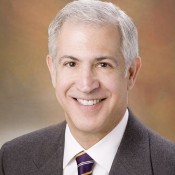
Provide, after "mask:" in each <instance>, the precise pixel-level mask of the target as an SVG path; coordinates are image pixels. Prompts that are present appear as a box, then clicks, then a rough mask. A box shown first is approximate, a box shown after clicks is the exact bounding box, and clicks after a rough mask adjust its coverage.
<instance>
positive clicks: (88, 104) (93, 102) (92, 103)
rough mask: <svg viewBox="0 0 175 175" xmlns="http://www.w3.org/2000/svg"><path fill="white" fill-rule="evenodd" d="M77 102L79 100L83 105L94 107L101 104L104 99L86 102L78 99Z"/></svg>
mask: <svg viewBox="0 0 175 175" xmlns="http://www.w3.org/2000/svg"><path fill="white" fill-rule="evenodd" d="M75 100H77V101H78V102H79V103H80V104H81V105H84V106H93V105H96V104H98V103H100V102H101V101H103V100H104V99H93V100H85V99H80V98H76V99H75Z"/></svg>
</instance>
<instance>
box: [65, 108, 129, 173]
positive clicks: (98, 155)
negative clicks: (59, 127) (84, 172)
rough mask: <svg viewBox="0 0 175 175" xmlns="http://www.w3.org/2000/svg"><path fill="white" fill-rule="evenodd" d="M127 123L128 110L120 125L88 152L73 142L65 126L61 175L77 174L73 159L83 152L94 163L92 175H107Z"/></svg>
mask: <svg viewBox="0 0 175 175" xmlns="http://www.w3.org/2000/svg"><path fill="white" fill-rule="evenodd" d="M127 122H128V110H126V112H125V115H124V117H123V118H122V120H121V121H120V123H119V124H118V125H117V126H116V127H115V128H114V129H113V130H112V131H111V132H110V133H108V134H107V135H106V136H105V137H104V138H102V139H101V140H100V141H99V142H98V143H96V144H95V145H93V146H92V147H91V148H89V149H88V150H84V148H83V147H82V146H81V145H80V144H79V143H78V142H77V141H76V140H75V138H74V137H73V136H72V134H71V132H70V129H69V127H68V125H67V126H66V131H65V147H64V158H63V175H77V174H78V171H77V163H76V160H75V158H74V157H75V155H76V154H78V153H79V152H81V151H83V150H84V151H85V152H86V153H87V154H88V155H89V156H90V157H91V158H92V159H94V161H95V165H94V168H93V175H99V174H100V175H108V174H109V171H110V169H111V166H112V162H113V160H114V157H115V155H116V153H117V150H118V147H119V145H120V142H121V140H122V138H123V134H124V131H125V129H126V125H127Z"/></svg>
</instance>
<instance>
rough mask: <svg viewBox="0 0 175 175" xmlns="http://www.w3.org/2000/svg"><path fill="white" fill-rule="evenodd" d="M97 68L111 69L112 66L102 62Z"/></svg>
mask: <svg viewBox="0 0 175 175" xmlns="http://www.w3.org/2000/svg"><path fill="white" fill-rule="evenodd" d="M98 67H103V68H108V67H112V66H111V65H110V64H109V63H105V62H102V63H99V64H98Z"/></svg>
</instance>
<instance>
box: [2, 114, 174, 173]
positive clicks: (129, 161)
mask: <svg viewBox="0 0 175 175" xmlns="http://www.w3.org/2000/svg"><path fill="white" fill-rule="evenodd" d="M65 126H66V122H63V123H60V124H58V125H55V126H51V127H48V128H45V129H41V130H39V131H35V132H33V133H30V134H27V135H25V136H22V137H19V138H17V139H14V140H12V141H10V142H8V143H6V144H5V145H3V147H2V149H1V151H0V175H62V174H63V153H64V134H65ZM70 147H71V145H70ZM109 175H175V145H174V144H173V143H170V142H169V141H166V140H165V139H163V138H161V137H160V136H159V135H157V134H155V133H154V132H152V131H150V130H149V129H147V128H145V127H144V126H143V125H142V124H141V123H140V122H139V121H137V120H136V118H135V117H134V116H133V114H132V113H131V112H130V114H129V120H128V124H127V127H126V131H125V133H124V136H123V139H122V141H121V144H120V146H119V149H118V152H117V154H116V156H115V158H114V161H113V164H112V167H111V170H110V174H109Z"/></svg>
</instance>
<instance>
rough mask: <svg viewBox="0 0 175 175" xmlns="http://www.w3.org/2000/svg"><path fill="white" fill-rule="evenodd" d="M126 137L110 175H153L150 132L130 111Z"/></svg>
mask: <svg viewBox="0 0 175 175" xmlns="http://www.w3.org/2000/svg"><path fill="white" fill-rule="evenodd" d="M129 113H130V114H129V120H128V124H127V127H126V130H125V134H124V137H123V139H122V142H121V144H120V146H119V150H118V152H117V154H116V156H115V159H114V162H113V164H112V167H111V171H110V174H109V175H114V174H118V175H140V174H143V173H144V175H151V174H152V168H151V161H150V148H149V134H148V130H147V129H146V128H145V127H144V126H143V125H142V124H141V123H140V122H139V121H137V120H136V119H135V117H134V116H133V114H132V113H131V111H129Z"/></svg>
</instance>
